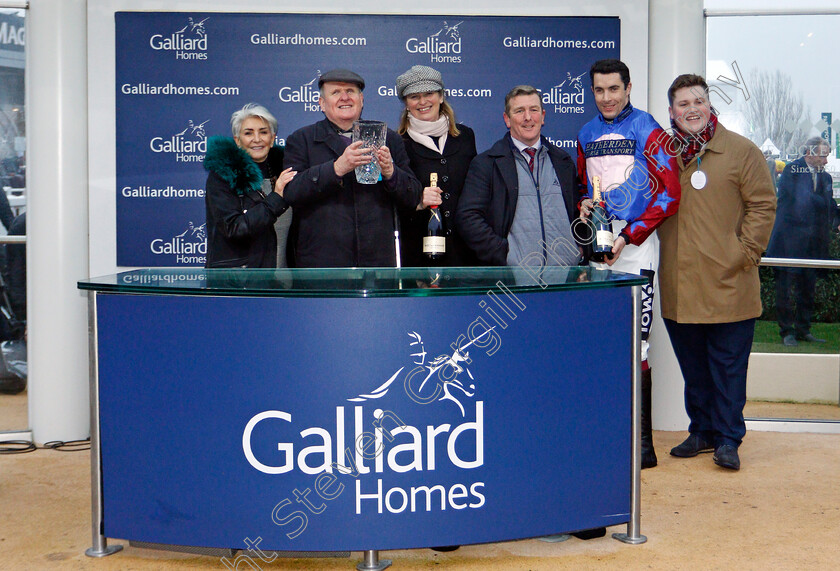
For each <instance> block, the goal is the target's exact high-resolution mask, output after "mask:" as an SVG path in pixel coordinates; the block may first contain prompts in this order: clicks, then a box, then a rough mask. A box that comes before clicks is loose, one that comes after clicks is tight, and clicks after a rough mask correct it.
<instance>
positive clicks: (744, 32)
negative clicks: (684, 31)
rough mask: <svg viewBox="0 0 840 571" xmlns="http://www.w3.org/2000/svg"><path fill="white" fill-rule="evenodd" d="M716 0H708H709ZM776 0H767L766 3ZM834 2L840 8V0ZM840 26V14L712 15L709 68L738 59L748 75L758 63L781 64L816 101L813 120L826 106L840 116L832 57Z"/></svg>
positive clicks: (812, 102)
mask: <svg viewBox="0 0 840 571" xmlns="http://www.w3.org/2000/svg"><path fill="white" fill-rule="evenodd" d="M711 3H712V2H710V1H707V5H708V4H711ZM771 3H772V2H769V1H767V0H765V2H763V3H762V4H765V5H766V4H771ZM744 4H746V2H744ZM834 8H835V9H838V10H840V2H837V1H836V0H835V2H834ZM838 31H840V15H833V16H832V15H810V16H805V15H803V16H739V17H710V18H708V20H707V46H706V50H707V51H706V58H707V60H708V62H710V63H709V65H708V67H707V71H708V73H709V74H710V75H712V74H713V73H715V72H714V71H713V69H717V68H716V67H715V66H714V65H712V64H711V62H714V61H716V60H717V61H721V60H722V61H724V62H726V63H727V64H729V65H731V63H732V62H733V61H737V62H738V66H739V68H740V70H741V73H742V74H743V75H744V76H748V74H749V72H750V70H751V69H753V68H758V69H764V70H768V71H774V70H776V69H779V70H781V71H782V72H784V73H786V74H788V75H790V77H791V79H792V82H793V86H794V89H796V90H800V91H801V92H802V94H803V96H804V98H805V104H806V106H808V105H810V107H811V113H812V118H811V120H812V121H814V122H815V121H817V120H819V115H820V113H821V112H823V111H830V112H832V113H833V114H834V117H833V118H834V119H837V118H838V117H840V76H839V74H838V73H837V70H836V69H835V67H834V66H832V65H831V62H833V61H836V58H837V52H838V50H840V46H839V45H838V42H837V40H836V38H837V35H838ZM731 77H732V78H733V79H734V75H732V76H731ZM745 78H746V77H745ZM709 79H714V78H712V77H710V78H709ZM747 85H748V86H749V83H748V84H747Z"/></svg>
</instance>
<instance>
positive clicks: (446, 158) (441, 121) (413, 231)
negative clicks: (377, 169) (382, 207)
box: [397, 65, 479, 266]
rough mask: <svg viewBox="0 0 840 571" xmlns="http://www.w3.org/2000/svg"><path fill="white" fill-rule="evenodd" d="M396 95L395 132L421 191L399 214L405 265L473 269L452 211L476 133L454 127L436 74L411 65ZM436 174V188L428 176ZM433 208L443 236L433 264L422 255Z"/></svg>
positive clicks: (475, 261) (474, 261) (472, 257)
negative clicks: (418, 198) (415, 202)
mask: <svg viewBox="0 0 840 571" xmlns="http://www.w3.org/2000/svg"><path fill="white" fill-rule="evenodd" d="M397 95H398V96H399V98H400V100H401V101H402V102H403V103H404V104H405V109H403V112H402V115H401V117H400V126H399V129H398V130H397V132H398V133H399V134H400V135H402V138H403V142H404V143H405V150H406V152H407V153H408V157H409V159H410V161H411V169H412V171H414V174H415V175H416V176H417V178H418V179H420V183H421V184H423V186H424V187H425V188H424V189H423V196H422V199H421V201H420V204H418V205H417V208H416V209H415V211H414V212H402V213H401V216H400V221H401V222H400V223H401V226H402V232H401V236H402V246H401V256H402V263H403V265H404V266H429V265H434V266H475V265H479V262H478V259H477V258H476V257H475V255H474V254H473V253H472V251H471V250H470V249H469V248H467V246H466V245H465V244H464V242H463V241H462V240H461V237H460V236H459V235H458V231H457V230H456V228H455V210H456V207H457V205H458V198H459V197H460V195H461V188H463V186H464V179H465V178H466V176H467V170H468V169H469V166H470V161H472V159H473V157H475V155H476V150H475V134H474V133H473V131H472V129H470V128H469V127H467V126H465V125H461V124H456V123H455V113H454V111H453V110H452V107H451V106H450V105H449V103H447V102H446V97H445V95H444V92H443V78H442V77H441V75H440V72H439V71H437V70H436V69H433V68H431V67H427V66H424V65H415V66H412V67H411V69H409V70H408V71H406V72H405V73H403V74H402V75H400V76H399V77H397ZM432 173H435V174H437V188H435V187H432V186H431V185H430V175H431V174H432ZM432 205H436V206H438V210H439V212H440V216H441V221H442V222H443V228H444V232H445V234H446V253H445V254H444V255H443V256H442V257H440V258H438V259H435V260H434V261H430V260H429V259H428V258H426V257H425V256H424V255H423V237H424V236H425V235H426V230H427V227H428V223H429V210H428V208H429V207H430V206H432Z"/></svg>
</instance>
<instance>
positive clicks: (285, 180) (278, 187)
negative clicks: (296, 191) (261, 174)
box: [274, 167, 297, 196]
mask: <svg viewBox="0 0 840 571" xmlns="http://www.w3.org/2000/svg"><path fill="white" fill-rule="evenodd" d="M296 174H297V171H293V170H292V167H289V168H287V169H286V170H284V171H283V172H281V173H280V176H279V177H277V182H275V183H274V192H276V193H277V194H279V195H280V196H283V189H284V188H286V185H287V184H289V181H290V180H292V179H293V178H295V175H296Z"/></svg>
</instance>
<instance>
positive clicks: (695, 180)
mask: <svg viewBox="0 0 840 571" xmlns="http://www.w3.org/2000/svg"><path fill="white" fill-rule="evenodd" d="M691 186H693V187H694V188H695V189H696V190H700V189H702V188H705V187H706V173H704V172H703V171H701V170H700V157H697V170H696V171H694V172H693V173H692V174H691Z"/></svg>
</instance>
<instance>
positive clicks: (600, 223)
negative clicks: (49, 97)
mask: <svg viewBox="0 0 840 571" xmlns="http://www.w3.org/2000/svg"><path fill="white" fill-rule="evenodd" d="M592 203H593V204H592V213H591V214H590V220H591V221H592V225H593V226H594V227H595V239H594V240H593V242H592V260H593V261H596V262H604V261H606V260H612V259H613V253H612V249H613V242H614V237H613V233H612V224H611V223H610V219H609V216H608V215H607V210H606V204H605V203H604V200H603V198H602V197H601V177H599V176H593V177H592Z"/></svg>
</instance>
